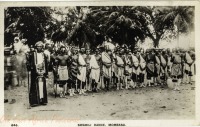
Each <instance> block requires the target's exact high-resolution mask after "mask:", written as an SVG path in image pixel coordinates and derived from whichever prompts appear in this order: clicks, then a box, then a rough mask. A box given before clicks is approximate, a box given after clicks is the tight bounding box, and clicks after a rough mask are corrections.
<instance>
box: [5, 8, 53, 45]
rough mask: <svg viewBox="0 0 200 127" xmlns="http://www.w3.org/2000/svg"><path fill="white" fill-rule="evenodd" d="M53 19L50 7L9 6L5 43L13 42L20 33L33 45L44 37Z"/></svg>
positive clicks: (6, 13)
mask: <svg viewBox="0 0 200 127" xmlns="http://www.w3.org/2000/svg"><path fill="white" fill-rule="evenodd" d="M51 21H52V17H51V9H50V8H49V7H8V8H7V9H5V43H6V44H11V43H12V42H13V38H14V36H17V35H18V36H20V37H22V38H27V40H28V44H29V45H33V44H35V43H36V42H37V41H40V40H43V39H44V32H45V26H47V25H48V24H49V23H50V22H51Z"/></svg>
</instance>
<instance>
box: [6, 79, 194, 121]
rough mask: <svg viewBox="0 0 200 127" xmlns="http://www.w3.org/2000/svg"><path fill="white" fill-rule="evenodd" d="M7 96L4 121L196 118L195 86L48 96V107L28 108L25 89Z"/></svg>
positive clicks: (17, 89) (20, 88)
mask: <svg viewBox="0 0 200 127" xmlns="http://www.w3.org/2000/svg"><path fill="white" fill-rule="evenodd" d="M49 91H51V90H50V89H49ZM5 92H8V91H7V90H6V91H5ZM8 95H9V98H8V99H11V98H15V99H16V103H14V104H9V103H5V104H4V111H5V112H4V113H5V119H16V120H30V119H35V120H55V119H58V120H59V119H62V120H64V119H66V120H67V119H68V120H73V119H75V120H89V119H92V120H117V119H121V120H139V119H144V120H147V119H148V120H157V119H160V120H161V119H176V120H179V119H187V120H189V119H194V118H195V85H194V83H193V84H192V85H190V84H187V85H185V84H182V85H181V91H173V90H170V89H169V88H160V87H147V88H138V89H136V90H120V91H115V90H111V91H110V92H105V91H100V92H99V93H88V95H87V96H83V95H77V96H75V97H67V99H66V98H54V96H53V95H52V94H51V93H49V95H48V101H49V102H48V105H46V106H38V107H33V108H31V109H27V103H28V100H27V87H23V86H21V87H17V88H16V89H14V90H12V91H11V92H9V93H8Z"/></svg>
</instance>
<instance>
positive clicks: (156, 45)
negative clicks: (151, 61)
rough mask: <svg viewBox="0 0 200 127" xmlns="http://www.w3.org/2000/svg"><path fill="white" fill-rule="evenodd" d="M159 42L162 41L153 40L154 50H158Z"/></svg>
mask: <svg viewBox="0 0 200 127" xmlns="http://www.w3.org/2000/svg"><path fill="white" fill-rule="evenodd" d="M159 41H160V39H155V40H153V45H154V48H158V47H159Z"/></svg>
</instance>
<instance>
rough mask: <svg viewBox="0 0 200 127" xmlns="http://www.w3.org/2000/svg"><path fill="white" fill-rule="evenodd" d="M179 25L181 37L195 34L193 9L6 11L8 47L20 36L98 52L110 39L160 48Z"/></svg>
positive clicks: (184, 7)
mask: <svg viewBox="0 0 200 127" xmlns="http://www.w3.org/2000/svg"><path fill="white" fill-rule="evenodd" d="M55 15H57V16H60V17H61V20H58V18H57V17H55ZM177 25H178V26H179V27H178V29H179V32H182V33H185V32H188V30H193V27H194V7H190V6H178V7H175V6H89V7H87V6H76V7H51V8H50V7H9V8H6V9H5V43H6V44H10V43H12V41H13V38H14V36H17V35H20V36H21V37H24V38H27V40H28V43H29V45H32V44H34V43H36V42H37V41H39V40H43V39H44V38H49V39H52V40H53V41H54V42H59V41H64V42H65V43H68V44H74V45H78V46H84V45H86V44H89V45H90V46H91V47H93V48H95V47H96V46H97V45H99V44H102V43H103V42H104V41H107V39H108V38H110V39H111V40H112V42H114V43H118V44H119V45H122V44H127V45H129V46H133V47H134V46H135V44H136V43H137V42H138V41H140V42H143V41H144V40H145V38H147V37H148V38H150V39H151V40H152V42H153V44H154V47H158V46H159V41H160V40H161V39H167V38H169V37H168V35H170V39H172V37H174V36H175V33H176V32H177V31H176V29H175V27H174V26H177Z"/></svg>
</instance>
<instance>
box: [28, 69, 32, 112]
mask: <svg viewBox="0 0 200 127" xmlns="http://www.w3.org/2000/svg"><path fill="white" fill-rule="evenodd" d="M29 85H30V71H28V107H27V109H31V106H30V104H29V93H30V86H29Z"/></svg>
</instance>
